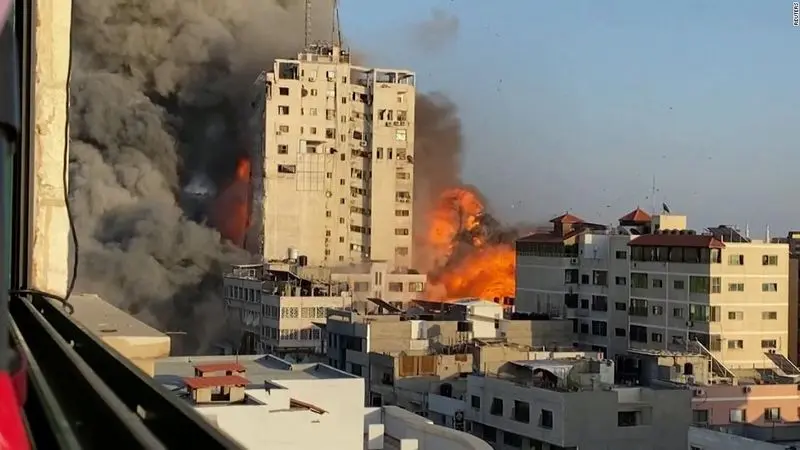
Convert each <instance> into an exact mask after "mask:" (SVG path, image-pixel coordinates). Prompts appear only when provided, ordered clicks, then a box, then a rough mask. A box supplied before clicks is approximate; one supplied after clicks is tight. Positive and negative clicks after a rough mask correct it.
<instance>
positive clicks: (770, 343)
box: [761, 339, 778, 349]
mask: <svg viewBox="0 0 800 450" xmlns="http://www.w3.org/2000/svg"><path fill="white" fill-rule="evenodd" d="M761 348H763V349H775V348H778V341H777V340H775V339H762V340H761Z"/></svg>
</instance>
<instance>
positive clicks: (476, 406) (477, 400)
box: [470, 395, 481, 410]
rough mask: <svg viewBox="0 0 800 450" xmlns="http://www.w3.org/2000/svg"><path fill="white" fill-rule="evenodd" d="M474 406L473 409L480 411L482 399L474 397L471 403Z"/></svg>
mask: <svg viewBox="0 0 800 450" xmlns="http://www.w3.org/2000/svg"><path fill="white" fill-rule="evenodd" d="M470 403H471V404H472V408H473V409H477V410H480V409H481V398H480V397H478V396H477V395H473V396H472V400H471V402H470Z"/></svg>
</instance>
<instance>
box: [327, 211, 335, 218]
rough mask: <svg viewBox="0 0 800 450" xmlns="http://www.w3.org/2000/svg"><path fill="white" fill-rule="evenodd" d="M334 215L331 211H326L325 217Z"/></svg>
mask: <svg viewBox="0 0 800 450" xmlns="http://www.w3.org/2000/svg"><path fill="white" fill-rule="evenodd" d="M332 215H333V214H331V212H330V211H325V217H331V216H332Z"/></svg>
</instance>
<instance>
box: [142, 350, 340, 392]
mask: <svg viewBox="0 0 800 450" xmlns="http://www.w3.org/2000/svg"><path fill="white" fill-rule="evenodd" d="M227 363H236V364H239V365H241V366H242V367H244V369H245V377H246V378H247V379H248V380H249V381H250V384H251V385H262V386H263V384H264V381H279V380H315V379H323V380H324V379H341V378H354V377H355V376H354V375H351V374H349V373H347V372H343V371H341V370H338V369H334V368H333V367H330V366H327V365H325V364H320V363H310V364H292V363H289V362H288V361H285V360H282V359H280V358H277V357H275V356H273V355H240V356H235V355H220V356H188V357H187V356H172V357H168V358H162V359H159V360H156V362H155V377H154V378H155V379H156V381H160V382H161V383H162V384H165V385H168V386H171V387H182V386H183V385H184V384H186V382H185V381H184V380H183V379H184V378H193V377H194V376H195V367H196V366H201V367H202V366H204V365H209V364H215V365H216V364H227ZM212 378H217V377H212Z"/></svg>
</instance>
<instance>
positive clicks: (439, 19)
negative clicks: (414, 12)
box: [411, 8, 461, 51]
mask: <svg viewBox="0 0 800 450" xmlns="http://www.w3.org/2000/svg"><path fill="white" fill-rule="evenodd" d="M460 26H461V23H460V21H459V19H458V17H457V16H455V15H453V14H452V13H449V12H447V11H444V10H442V9H437V8H434V9H432V10H431V15H430V17H428V18H427V19H425V20H424V21H422V22H419V23H418V24H417V25H416V26H415V29H414V33H412V34H411V37H412V39H413V40H414V42H415V43H416V44H417V45H418V46H419V47H420V48H422V49H423V50H426V51H437V50H441V49H442V48H444V47H445V46H447V45H448V44H450V43H451V42H453V41H454V40H455V39H456V37H457V36H458V31H459V28H460Z"/></svg>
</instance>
